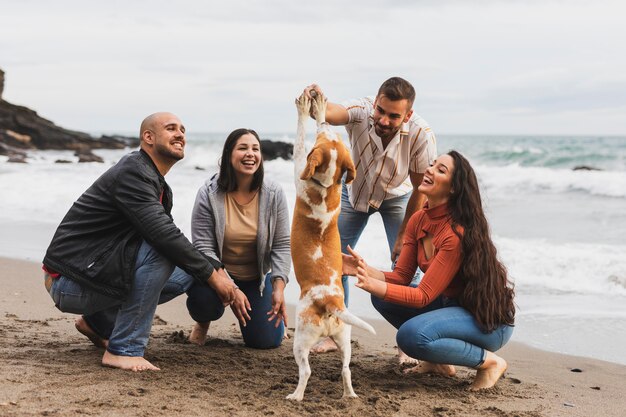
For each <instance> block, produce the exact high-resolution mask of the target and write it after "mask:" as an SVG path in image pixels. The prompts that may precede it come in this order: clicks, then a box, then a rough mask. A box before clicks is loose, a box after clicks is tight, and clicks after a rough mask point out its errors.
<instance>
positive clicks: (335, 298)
mask: <svg viewBox="0 0 626 417" xmlns="http://www.w3.org/2000/svg"><path fill="white" fill-rule="evenodd" d="M311 106H312V107H313V108H312V110H313V114H314V115H315V119H316V122H317V137H316V140H315V145H314V147H313V149H312V150H311V152H310V153H309V154H308V155H307V153H306V150H305V145H304V139H305V124H306V122H307V120H308V117H309V113H310V110H311ZM296 107H297V108H298V130H297V133H296V141H295V144H294V148H293V154H294V161H295V176H294V178H295V182H296V207H295V209H294V213H293V222H292V226H291V257H292V260H293V267H294V272H295V274H296V279H297V281H298V284H299V285H300V299H299V301H298V306H297V309H296V331H295V336H294V341H293V355H294V358H295V360H296V363H297V364H298V369H299V372H298V373H299V380H298V386H297V387H296V390H295V391H294V392H293V393H292V394H290V395H288V396H287V399H290V400H297V401H301V400H302V398H303V397H304V390H305V389H306V385H307V382H308V380H309V376H311V367H310V366H309V353H310V351H311V347H313V345H315V343H317V341H318V340H320V339H321V338H323V337H327V336H330V337H331V338H332V339H333V340H334V341H335V343H336V344H337V347H338V348H339V352H340V353H341V358H342V369H341V376H342V379H343V396H344V397H353V398H354V397H356V396H357V395H356V394H355V393H354V389H353V388H352V375H351V372H350V367H349V366H350V356H351V354H352V347H351V345H350V330H351V325H355V326H358V327H361V328H363V329H365V330H368V331H369V332H371V333H374V334H375V333H376V332H375V331H374V328H373V327H372V326H370V325H369V324H367V323H366V322H364V321H363V320H361V319H359V318H358V317H356V316H354V315H353V314H352V313H350V312H349V311H348V310H347V309H346V306H345V304H344V293H343V286H342V285H341V271H342V258H341V240H340V238H339V229H338V228H337V218H338V217H339V211H340V209H341V178H342V177H343V175H344V173H345V174H346V183H350V182H351V181H352V180H353V179H354V175H355V169H354V164H353V162H352V158H351V157H350V152H349V151H348V149H347V148H346V147H345V145H344V144H343V142H342V141H341V139H340V138H339V136H338V135H337V134H336V133H334V132H333V131H332V130H331V129H330V128H329V126H328V124H326V121H325V116H324V115H325V114H326V98H325V97H324V96H322V95H320V94H318V95H316V96H315V97H314V98H313V100H311V99H309V98H308V97H307V96H306V95H304V94H303V95H301V96H300V97H299V98H298V99H296Z"/></svg>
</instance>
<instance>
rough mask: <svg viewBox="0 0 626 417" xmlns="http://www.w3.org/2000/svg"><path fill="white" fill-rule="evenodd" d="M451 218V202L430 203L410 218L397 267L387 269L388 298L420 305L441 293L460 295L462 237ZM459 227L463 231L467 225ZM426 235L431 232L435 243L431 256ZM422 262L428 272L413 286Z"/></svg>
mask: <svg viewBox="0 0 626 417" xmlns="http://www.w3.org/2000/svg"><path fill="white" fill-rule="evenodd" d="M451 221H452V220H451V218H450V215H449V213H448V205H447V204H441V205H439V206H437V207H433V208H428V207H426V208H424V209H423V210H420V211H418V212H417V213H415V214H414V215H413V216H412V217H411V218H410V219H409V222H408V224H407V226H406V229H405V232H404V242H403V245H402V251H401V252H400V256H399V257H398V262H397V263H396V267H395V268H394V270H393V271H392V272H385V281H386V282H387V292H386V294H385V301H389V302H392V303H396V304H401V305H405V306H408V307H417V308H420V307H424V306H426V305H428V304H430V302H432V301H433V300H434V299H436V298H437V297H438V296H439V295H441V294H444V295H445V296H447V297H451V298H456V297H457V296H458V295H459V294H460V293H461V291H462V290H463V283H462V280H461V278H460V277H459V276H458V272H459V269H460V266H461V261H462V253H461V239H459V237H458V236H457V235H456V234H455V233H454V232H453V231H452V224H451ZM459 229H460V231H461V233H462V231H463V229H462V228H459ZM425 236H431V238H432V243H433V246H434V251H433V255H432V257H431V258H430V259H426V253H425V251H424V244H423V241H422V238H424V237H425ZM418 266H419V267H420V269H421V270H422V271H423V272H424V276H423V277H422V280H421V281H420V283H419V285H418V286H417V287H415V288H414V287H409V286H408V285H409V284H410V282H411V279H412V278H413V275H415V271H416V270H417V267H418Z"/></svg>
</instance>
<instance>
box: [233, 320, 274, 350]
mask: <svg viewBox="0 0 626 417" xmlns="http://www.w3.org/2000/svg"><path fill="white" fill-rule="evenodd" d="M284 334H285V330H284V327H283V326H282V325H280V326H279V327H277V328H274V327H272V328H271V329H252V328H250V329H246V330H244V329H242V332H241V335H242V336H243V342H244V344H245V345H246V346H247V347H249V348H253V349H275V348H277V347H279V346H280V345H281V344H282V343H283V336H284Z"/></svg>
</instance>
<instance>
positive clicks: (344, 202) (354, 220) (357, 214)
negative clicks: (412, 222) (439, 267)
mask: <svg viewBox="0 0 626 417" xmlns="http://www.w3.org/2000/svg"><path fill="white" fill-rule="evenodd" d="M410 197H411V193H408V194H405V195H403V196H400V197H396V198H391V199H389V200H385V201H383V202H382V204H381V205H380V207H379V208H378V209H375V208H372V207H370V208H369V210H368V211H367V213H365V212H362V211H357V210H355V209H354V207H352V204H351V203H350V197H349V196H348V188H347V187H346V184H345V183H344V182H343V181H342V189H341V212H340V213H339V220H338V221H337V222H338V226H339V235H340V236H341V251H342V252H343V253H348V250H347V249H346V248H347V247H348V245H350V247H351V248H352V249H355V246H356V244H357V242H358V241H359V237H361V233H363V230H364V229H365V226H367V221H368V220H369V217H370V216H371V215H372V214H374V213H380V216H381V217H382V218H383V224H384V226H385V234H386V235H387V245H389V253H391V251H393V246H394V245H395V243H396V237H398V231H399V230H400V226H401V225H402V220H404V215H405V213H406V205H407V203H408V201H409V198H410ZM341 281H342V284H343V290H344V302H345V304H346V306H347V305H348V301H349V300H350V296H349V291H348V276H347V275H344V276H342V277H341Z"/></svg>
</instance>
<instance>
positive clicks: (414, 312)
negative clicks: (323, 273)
mask: <svg viewBox="0 0 626 417" xmlns="http://www.w3.org/2000/svg"><path fill="white" fill-rule="evenodd" d="M419 191H420V192H422V193H423V194H425V195H426V196H427V198H428V203H427V205H426V206H425V208H424V209H423V210H420V211H418V212H417V213H415V214H414V215H413V216H412V217H411V219H410V220H409V223H408V225H407V228H406V232H405V236H404V243H403V246H402V251H401V253H400V257H399V258H398V262H397V264H396V266H395V268H394V270H393V271H392V272H382V271H379V270H377V269H375V268H373V267H371V266H368V265H367V264H366V263H365V261H364V260H363V258H361V257H360V256H359V255H358V254H357V253H356V252H355V251H353V250H352V249H351V248H348V250H349V251H350V253H351V255H344V267H343V268H344V273H345V274H347V275H356V277H357V279H358V282H357V283H356V286H357V287H359V288H362V289H364V290H365V291H367V292H369V293H371V294H372V304H373V305H374V307H375V308H376V310H378V311H379V312H380V313H381V314H382V316H383V317H384V318H385V319H386V320H387V321H388V322H389V323H391V324H392V325H393V326H394V327H396V328H397V329H398V333H397V336H396V339H397V343H398V347H399V348H400V349H401V350H402V351H403V352H404V353H406V354H407V355H409V356H410V357H412V358H415V359H418V360H419V361H420V362H419V364H418V365H417V366H416V367H414V368H410V369H407V370H406V371H405V372H412V371H415V372H419V373H436V374H441V375H445V376H453V375H454V374H455V373H456V369H455V368H454V365H460V366H467V367H471V368H475V369H476V370H477V372H476V378H475V379H474V381H473V383H472V385H471V387H470V389H471V390H479V389H484V388H490V387H492V386H494V385H495V383H496V382H497V381H498V379H499V378H500V377H501V376H502V374H503V373H504V371H505V370H506V368H507V363H506V361H505V360H504V359H503V358H501V357H499V356H498V355H496V354H495V353H494V352H495V351H497V350H498V349H500V348H501V347H502V346H504V344H506V343H507V342H508V340H509V339H510V338H511V335H512V333H513V324H514V317H515V305H514V303H513V297H514V291H513V284H512V283H511V281H509V279H508V275H507V270H506V268H505V266H504V265H503V264H502V263H501V262H500V261H499V260H498V258H497V253H496V248H495V246H494V244H493V242H492V240H491V236H490V231H489V225H488V223H487V219H486V218H485V213H484V211H483V208H482V202H481V198H480V191H479V188H478V180H477V179H476V174H475V173H474V170H473V169H472V167H471V166H470V164H469V162H468V161H467V159H465V157H463V156H462V155H461V154H460V153H458V152H456V151H451V152H449V153H447V154H445V155H442V156H440V157H439V158H438V159H437V160H436V161H435V163H434V164H433V165H432V166H431V167H429V168H428V169H427V170H426V172H425V174H424V180H423V182H422V184H421V185H420V186H419ZM418 266H419V267H420V269H421V270H422V271H424V276H423V278H422V280H421V281H420V283H419V284H418V285H417V287H412V286H409V284H410V283H411V279H412V278H413V275H414V274H415V271H416V269H417V267H418Z"/></svg>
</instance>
